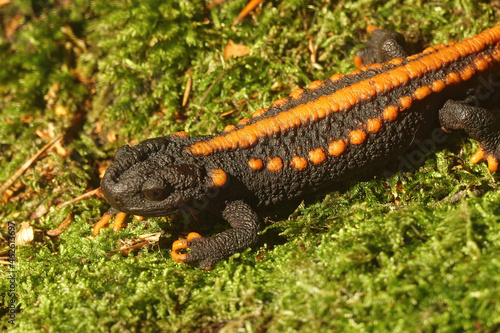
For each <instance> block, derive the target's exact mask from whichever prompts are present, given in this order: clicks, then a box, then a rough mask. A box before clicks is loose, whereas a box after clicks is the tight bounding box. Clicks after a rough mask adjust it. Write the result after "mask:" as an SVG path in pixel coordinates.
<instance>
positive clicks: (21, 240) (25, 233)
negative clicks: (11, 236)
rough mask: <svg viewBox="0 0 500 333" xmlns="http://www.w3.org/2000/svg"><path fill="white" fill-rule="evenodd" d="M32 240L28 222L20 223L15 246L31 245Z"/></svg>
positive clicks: (31, 231) (33, 236) (30, 227)
mask: <svg viewBox="0 0 500 333" xmlns="http://www.w3.org/2000/svg"><path fill="white" fill-rule="evenodd" d="M34 239H35V235H34V233H33V227H32V226H31V225H30V224H29V222H23V223H21V230H19V231H18V233H17V235H16V245H28V244H31V243H33V240H34Z"/></svg>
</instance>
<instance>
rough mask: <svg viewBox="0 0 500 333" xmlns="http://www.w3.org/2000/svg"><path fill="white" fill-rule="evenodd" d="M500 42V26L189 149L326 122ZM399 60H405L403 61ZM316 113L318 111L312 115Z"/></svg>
mask: <svg viewBox="0 0 500 333" xmlns="http://www.w3.org/2000/svg"><path fill="white" fill-rule="evenodd" d="M499 41H500V25H498V26H495V27H493V28H491V29H489V30H485V31H483V32H482V33H480V34H478V35H476V36H475V37H474V38H469V39H465V40H463V41H462V42H460V43H456V44H453V45H450V46H447V47H444V48H440V49H436V51H435V52H434V53H427V54H424V55H422V54H420V55H421V57H420V58H418V59H416V60H413V61H410V62H408V63H406V64H404V65H400V66H399V67H396V68H393V69H390V70H388V71H387V72H385V73H381V74H378V75H376V76H374V77H371V78H368V79H365V80H363V81H360V82H357V83H354V84H352V85H350V86H348V87H345V88H343V89H340V90H338V91H336V92H334V93H332V94H330V95H327V96H321V97H319V98H317V99H316V100H314V101H310V102H307V103H305V104H301V105H298V106H296V107H294V108H291V109H289V110H287V111H283V112H281V113H279V114H277V115H274V116H272V117H269V118H265V119H262V120H259V121H257V122H254V123H249V124H247V125H246V126H244V127H243V128H241V129H239V130H236V131H233V132H230V133H224V134H221V135H218V136H215V137H213V138H211V139H208V140H207V141H204V142H197V143H195V144H193V145H191V146H190V147H188V150H189V151H190V152H191V153H193V154H195V155H209V154H211V153H213V152H215V151H220V150H224V149H235V148H236V147H242V148H248V147H250V146H252V145H254V144H256V143H257V141H258V139H259V138H263V137H266V136H271V135H273V134H275V133H278V132H280V131H286V130H288V129H290V128H293V127H294V126H297V123H301V124H304V123H309V122H313V121H317V120H319V119H323V118H324V117H326V116H327V115H328V114H330V113H333V112H337V111H347V110H349V109H351V108H352V107H353V106H355V105H356V103H359V102H360V101H367V100H371V99H372V98H373V97H375V95H376V93H381V92H385V91H390V90H392V89H394V88H397V87H400V86H401V85H402V84H404V83H405V82H407V80H408V79H414V78H417V77H420V76H422V75H424V74H426V73H428V72H431V71H434V70H437V69H439V68H441V67H442V66H443V65H444V64H446V63H451V62H454V61H457V60H458V59H460V58H461V57H464V56H466V55H472V54H476V53H478V52H480V51H483V50H484V49H486V48H487V47H489V46H492V45H494V44H495V43H498V42H499ZM499 53H500V50H499V47H497V48H496V49H495V50H493V59H495V60H496V61H498V59H499V57H500V55H499ZM485 58H486V59H487V56H486V55H485V56H483V57H479V58H478V59H477V60H476V61H475V62H474V65H475V67H476V69H477V70H479V71H481V70H484V69H485V68H487V67H488V66H490V63H489V62H488V60H486V59H485ZM400 60H401V61H402V59H400ZM468 74H470V73H464V75H463V77H465V78H466V77H467V76H468ZM351 75H352V74H351ZM463 77H462V76H461V75H460V74H457V73H454V74H449V75H448V76H447V77H446V78H445V80H444V83H445V84H446V85H448V84H453V83H456V82H460V81H461V80H463ZM407 78H408V79H407ZM433 88H434V89H436V88H437V89H440V88H441V87H440V86H439V85H438V87H436V86H433ZM433 91H435V90H433ZM427 93H429V91H428V90H421V91H419V92H418V93H417V96H418V97H421V96H422V95H425V94H427ZM287 101H288V99H287V98H282V99H280V100H277V101H275V102H274V103H273V106H280V107H281V106H284V105H285V104H286V103H287ZM405 102H409V101H405ZM313 110H315V111H314V112H313ZM387 116H388V115H387V114H386V115H385V116H384V118H386V119H387V118H392V114H391V115H390V116H389V117H387ZM250 133H251V136H250V139H246V140H245V143H244V144H241V143H240V140H242V139H243V138H248V136H249V135H250Z"/></svg>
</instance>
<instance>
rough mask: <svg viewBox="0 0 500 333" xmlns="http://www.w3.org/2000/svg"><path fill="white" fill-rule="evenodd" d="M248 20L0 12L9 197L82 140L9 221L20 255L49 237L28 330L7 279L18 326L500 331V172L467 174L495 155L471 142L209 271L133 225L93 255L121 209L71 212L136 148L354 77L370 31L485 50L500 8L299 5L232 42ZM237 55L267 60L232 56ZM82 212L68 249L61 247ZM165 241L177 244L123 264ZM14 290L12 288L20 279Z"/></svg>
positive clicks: (35, 265)
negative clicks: (53, 144)
mask: <svg viewBox="0 0 500 333" xmlns="http://www.w3.org/2000/svg"><path fill="white" fill-rule="evenodd" d="M245 4H246V1H245V0H236V1H227V2H224V3H222V4H220V5H215V6H212V7H210V6H207V5H206V3H205V2H204V1H192V0H189V1H188V0H178V1H162V0H143V1H135V0H131V1H127V2H124V1H92V2H89V1H84V0H73V1H55V0H54V1H43V2H41V1H40V2H38V1H26V0H21V1H15V2H11V3H10V4H8V5H6V6H4V7H2V8H1V9H0V10H1V15H0V23H1V26H2V29H3V32H4V33H3V34H2V35H1V36H0V58H1V59H2V66H1V68H0V94H1V95H2V99H1V100H0V110H1V111H0V151H1V153H2V159H0V183H3V182H4V181H6V180H7V179H8V178H9V177H10V176H12V174H14V172H15V171H16V170H17V169H18V168H19V167H20V166H21V165H22V164H23V163H24V162H25V161H26V160H27V159H29V157H30V156H32V155H33V154H34V153H35V152H36V151H37V150H38V149H40V148H41V147H42V146H43V145H44V144H45V143H46V142H47V141H48V139H47V138H46V137H50V136H53V135H57V134H66V137H65V143H64V148H65V149H66V150H67V152H66V155H63V154H62V153H59V154H58V153H57V152H56V151H52V152H50V153H49V154H48V155H47V156H46V157H44V158H43V159H41V160H39V161H38V162H36V163H35V164H34V165H33V166H32V167H30V168H29V170H28V171H27V172H26V173H25V174H24V175H23V176H21V177H20V178H19V180H18V181H16V182H15V184H14V186H13V187H12V188H11V192H9V193H7V194H6V195H5V198H4V199H5V200H4V203H2V206H1V208H0V221H1V222H0V223H1V225H2V227H3V229H2V237H3V238H4V240H3V241H2V242H1V243H0V245H1V246H2V250H6V249H7V246H8V244H7V241H6V239H7V225H8V222H9V221H12V222H16V223H18V228H19V224H20V223H21V222H29V223H30V225H31V226H33V227H34V228H35V241H34V242H33V243H32V244H30V245H25V246H20V247H19V248H18V249H17V250H16V255H17V262H16V269H17V273H16V293H17V297H18V300H17V306H18V307H17V313H16V325H15V326H12V325H11V324H10V323H9V319H10V318H9V316H8V304H9V302H10V300H11V299H12V297H11V296H9V289H10V281H9V280H8V279H6V278H2V279H0V295H2V303H0V304H1V305H0V306H1V307H0V315H1V319H0V320H1V325H2V327H3V328H5V329H9V330H11V331H17V332H28V331H50V332H58V331H61V332H68V331H79V332H87V331H88V332H95V331H115V332H122V331H124V332H125V331H133V332H139V331H140V332H155V331H186V332H187V331H193V330H198V331H200V332H201V331H210V330H219V329H223V328H224V329H226V331H229V332H232V331H237V330H238V331H266V330H269V331H275V330H278V331H299V330H300V331H305V332H308V331H310V332H317V331H319V330H325V331H345V332H363V331H380V332H385V331H394V332H398V331H399V332H411V331H413V332H417V331H438V332H450V331H476V330H477V331H485V332H494V331H496V330H498V329H499V328H500V302H499V301H498V300H499V299H500V289H499V285H500V259H499V256H498V254H499V253H500V236H499V235H500V223H499V217H498V216H499V215H500V194H499V192H498V175H493V176H492V175H490V174H489V172H488V170H487V167H486V166H485V165H484V164H478V165H471V164H470V163H469V162H468V157H470V156H471V155H472V153H473V152H474V151H475V150H476V149H477V144H476V143H475V142H473V141H470V140H469V139H467V138H461V137H460V136H459V135H453V136H450V137H449V138H448V139H447V142H446V144H445V145H443V146H440V147H437V149H436V150H435V152H433V153H432V154H430V155H429V156H427V157H426V159H425V161H423V162H422V164H419V165H415V167H414V168H413V167H412V169H415V170H407V171H412V172H404V173H394V174H393V175H392V176H391V177H389V178H380V177H376V178H374V179H372V180H369V181H365V182H357V183H352V184H349V185H348V186H347V189H346V190H345V191H342V192H333V193H331V194H329V195H327V196H326V197H320V198H317V199H316V200H312V201H311V202H307V203H303V204H301V205H300V206H299V207H298V209H297V210H296V211H295V212H294V213H293V214H292V215H291V216H290V217H288V218H286V219H281V220H278V219H271V221H268V222H269V223H268V224H266V229H265V231H263V235H262V238H263V242H262V243H261V244H260V245H259V246H257V247H254V248H252V249H248V250H246V251H244V252H243V253H241V254H236V255H234V256H232V257H231V258H230V259H228V260H226V261H223V262H221V263H219V264H218V265H217V266H216V267H215V268H214V269H213V270H212V271H210V272H205V271H200V270H198V269H196V268H195V267H194V266H189V265H180V264H177V263H174V262H173V260H171V259H170V257H169V245H170V244H171V241H172V239H171V238H170V237H169V235H170V233H177V232H178V231H179V230H182V229H184V226H183V223H182V222H179V221H176V220H175V219H174V220H171V219H167V218H155V219H149V220H148V221H147V222H145V223H139V222H137V221H135V220H130V225H129V227H128V228H126V229H122V230H121V231H120V232H118V233H116V234H114V233H112V232H111V230H109V229H107V230H105V231H104V233H103V235H102V236H98V237H97V238H95V239H93V240H92V239H90V235H91V233H92V224H93V223H95V222H96V221H97V220H98V219H99V217H100V215H101V214H102V213H103V212H104V211H105V210H106V209H107V208H108V205H107V204H106V203H105V201H104V200H102V199H99V198H89V199H85V200H82V201H79V202H77V203H75V204H71V205H68V206H65V207H62V208H58V207H57V205H58V204H61V203H63V202H66V201H68V200H70V199H71V198H74V197H76V196H78V195H81V194H82V193H84V192H85V191H87V190H90V189H93V188H97V187H98V186H99V172H100V171H101V170H102V169H103V168H104V167H105V166H107V165H108V164H109V163H110V161H111V159H112V156H113V154H114V152H115V151H116V148H117V147H118V146H120V145H123V144H125V143H132V144H133V143H136V142H138V141H140V140H143V139H145V138H149V137H154V136H160V135H166V134H169V133H173V132H176V131H179V130H186V131H189V132H191V133H192V134H193V135H200V134H207V133H214V132H216V131H219V130H222V129H223V128H224V126H226V125H228V124H234V123H236V122H237V121H238V119H240V118H241V117H243V116H248V115H250V114H251V113H252V112H253V111H255V110H257V109H260V108H263V107H266V106H268V105H270V103H271V102H272V101H273V100H276V99H277V98H280V97H282V96H285V95H287V94H288V93H289V92H290V91H292V90H293V89H296V88H299V87H303V86H306V85H307V84H308V83H309V82H311V81H313V80H315V79H321V78H325V77H329V76H331V75H332V74H334V73H338V72H344V73H345V72H349V71H351V70H353V69H354V67H353V65H352V61H351V59H352V56H353V54H354V52H355V51H356V50H357V49H358V48H360V47H362V42H363V41H364V40H365V38H366V37H365V35H364V31H363V29H364V27H365V26H366V21H365V18H366V19H368V20H369V21H370V23H371V24H375V25H378V26H381V27H385V28H388V29H393V30H397V31H400V32H402V33H403V34H404V35H405V37H406V38H407V40H408V41H409V42H410V43H412V44H413V45H415V49H416V50H417V49H421V48H422V47H425V46H427V45H430V44H435V43H442V42H447V41H449V40H459V39H461V38H463V37H468V36H472V35H473V34H475V33H478V32H480V31H481V30H483V29H484V28H487V27H491V26H493V25H494V24H495V22H496V21H497V19H498V13H497V9H498V4H497V3H496V2H495V1H490V2H487V1H483V2H478V1H469V0H462V1H457V0H448V1H432V2H428V1H414V0H409V1H405V2H404V3H402V2H400V1H389V2H382V1H374V0H364V1H356V2H343V1H341V2H338V3H335V4H330V3H327V2H314V3H311V2H310V1H300V0H294V1H283V2H280V3H277V2H267V1H266V2H263V3H262V4H261V5H259V6H258V7H257V9H256V10H255V11H254V12H252V13H251V14H250V15H249V16H248V17H247V18H245V19H244V20H243V21H242V22H240V23H238V24H237V25H235V26H233V20H234V18H235V17H236V16H237V15H238V13H239V11H240V10H241V9H242V8H243V7H244V5H245ZM230 39H231V40H233V41H234V42H235V43H238V44H244V45H247V46H249V47H250V54H248V55H247V56H244V57H241V58H230V59H228V60H224V58H223V56H222V52H223V49H224V46H225V45H226V44H227V43H228V41H229V40H230ZM310 45H314V47H315V48H316V49H317V52H316V55H315V61H313V60H312V58H311V47H310ZM188 80H192V89H191V93H190V95H189V99H188V103H187V104H186V105H185V106H182V99H183V94H184V90H185V87H186V85H187V82H188ZM61 156H65V157H61ZM410 157H411V156H409V155H405V158H407V159H409V158H410ZM391 173H392V172H391ZM70 214H71V216H72V222H71V223H70V225H69V226H68V227H67V228H66V229H64V231H63V232H62V233H61V234H60V236H59V237H49V236H48V235H47V230H51V229H56V228H57V226H59V225H60V224H61V222H63V221H64V220H65V219H66V218H67V217H68V216H69V215H70ZM187 229H196V227H193V226H189V227H188V228H187ZM161 231H164V232H165V233H166V236H165V237H164V238H165V239H166V241H165V242H160V243H156V245H155V246H152V247H143V248H140V249H137V250H132V251H131V252H130V253H129V254H127V255H125V256H123V255H122V253H121V252H119V251H117V249H118V248H120V247H121V246H123V245H124V244H127V242H129V241H131V240H132V239H137V238H139V237H140V236H141V235H143V234H146V233H155V232H161ZM164 243H166V244H164ZM0 274H1V275H2V277H8V276H9V275H10V273H9V271H8V268H7V267H3V268H1V270H0Z"/></svg>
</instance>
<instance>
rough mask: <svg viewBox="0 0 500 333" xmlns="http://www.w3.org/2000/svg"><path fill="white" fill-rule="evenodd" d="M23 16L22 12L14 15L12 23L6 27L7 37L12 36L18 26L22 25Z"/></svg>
mask: <svg viewBox="0 0 500 333" xmlns="http://www.w3.org/2000/svg"><path fill="white" fill-rule="evenodd" d="M22 18H23V16H22V15H21V14H18V15H16V16H14V17H13V18H12V20H11V21H10V23H9V24H8V25H7V26H6V27H5V36H6V37H7V38H10V37H12V35H13V34H14V32H16V30H17V28H18V27H19V25H20V23H19V21H21V19H22Z"/></svg>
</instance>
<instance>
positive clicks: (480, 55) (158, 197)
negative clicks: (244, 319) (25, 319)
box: [95, 25, 500, 269]
mask: <svg viewBox="0 0 500 333" xmlns="http://www.w3.org/2000/svg"><path fill="white" fill-rule="evenodd" d="M367 31H368V32H369V33H370V34H371V38H370V39H369V41H368V43H367V47H366V48H365V49H363V50H361V51H359V52H358V54H357V56H356V57H355V64H356V66H357V67H358V68H359V69H358V70H355V71H353V72H352V73H350V74H346V75H343V74H335V75H333V76H332V77H330V78H328V79H326V80H324V81H314V82H312V83H311V84H310V85H309V86H308V87H307V89H298V90H295V91H293V92H291V93H290V95H289V96H288V97H284V98H281V99H278V100H277V101H275V102H274V103H272V105H270V106H269V108H266V109H261V110H258V111H257V112H255V113H254V114H253V115H252V117H251V118H249V119H243V120H241V121H240V122H239V123H238V124H237V125H230V126H227V127H226V128H225V129H224V131H223V132H222V133H219V134H216V135H208V136H202V137H190V135H189V134H188V133H185V132H179V133H174V134H172V135H169V136H166V137H159V138H154V139H149V140H145V141H143V142H141V143H140V144H138V145H136V146H134V147H129V146H123V147H121V148H120V149H119V150H118V151H117V153H116V156H115V161H114V162H113V164H112V165H111V166H110V167H109V168H108V170H107V171H106V174H105V176H104V178H103V180H102V183H101V189H102V192H103V193H104V195H105V197H106V199H107V201H108V202H109V203H110V204H111V206H112V208H111V209H110V210H109V211H108V212H107V213H106V214H105V217H104V218H105V219H107V220H109V218H110V217H111V216H112V215H115V214H117V213H119V212H122V213H127V214H136V215H141V216H146V217H151V216H166V215H171V214H174V213H177V212H179V211H181V212H182V211H199V210H207V211H210V212H213V213H217V214H221V215H222V217H223V218H224V219H225V220H227V222H229V224H230V225H231V228H230V229H228V230H226V231H224V232H222V233H220V234H218V235H216V236H215V237H208V238H205V237H201V236H200V235H198V234H197V233H191V234H189V236H188V237H187V239H183V240H179V241H176V242H174V244H173V249H172V253H171V255H172V257H173V258H174V259H175V260H176V261H178V262H184V263H187V262H199V264H200V267H201V268H203V269H210V268H211V267H213V265H215V264H216V263H217V262H218V261H220V260H221V259H223V258H226V257H228V256H230V255H232V254H234V253H236V252H238V251H242V250H244V249H245V248H247V247H249V246H251V245H252V244H254V243H255V242H256V240H257V235H258V231H259V214H260V215H261V214H262V212H264V211H265V210H266V208H268V207H270V206H275V205H280V204H282V203H284V202H289V201H291V200H294V199H297V198H303V197H304V196H307V195H309V194H311V193H315V192H318V191H325V190H329V189H331V190H334V189H335V188H336V186H338V185H339V184H341V183H342V182H344V181H345V180H346V179H348V178H352V177H355V176H356V175H359V174H361V173H366V172H367V171H373V170H377V168H382V167H383V166H384V165H386V164H387V163H388V162H390V161H391V160H394V159H396V158H397V157H398V156H399V155H400V154H402V153H404V152H405V151H406V150H408V149H409V148H411V147H412V145H414V144H416V143H417V142H419V140H424V139H425V138H426V137H428V136H430V135H431V134H432V132H433V131H434V130H436V129H437V128H442V129H443V130H445V131H452V130H458V129H461V130H465V132H466V133H468V135H469V136H470V137H472V138H473V139H475V140H477V141H478V142H479V144H480V147H481V148H480V150H479V151H478V152H477V153H476V154H475V155H474V156H473V157H472V159H471V160H472V161H473V162H474V163H476V162H478V161H479V160H481V159H485V160H486V161H487V163H488V167H489V169H490V171H491V172H495V171H497V169H498V161H499V159H500V119H499V118H500V117H499V115H498V114H495V113H494V112H492V111H490V110H489V107H490V106H491V105H494V103H495V102H498V101H497V100H495V98H496V97H499V95H500V94H498V93H497V90H498V88H499V85H500V84H499V82H500V81H499V79H500V72H499V68H500V66H499V64H500V25H499V26H495V27H493V28H491V29H488V30H485V31H483V32H482V33H480V34H478V35H476V36H475V37H473V38H469V39H465V40H463V41H461V42H458V43H451V44H448V45H444V44H440V45H435V46H434V47H429V48H427V49H425V50H424V51H423V52H421V53H418V54H414V55H408V54H407V52H406V49H405V47H404V46H403V44H404V39H403V37H402V36H401V35H400V34H397V33H394V32H388V31H384V30H381V29H378V28H376V27H374V26H369V27H368V29H367ZM120 216H123V214H122V215H120ZM107 220H103V221H104V222H101V223H98V225H97V226H96V228H95V234H98V233H99V229H100V228H101V227H102V225H103V224H104V223H106V221H107ZM119 224H120V220H119V222H118V226H119ZM115 225H117V224H116V223H115Z"/></svg>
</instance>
